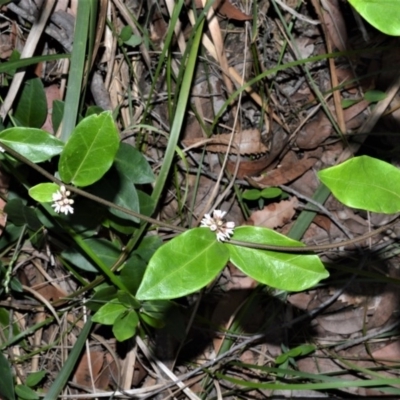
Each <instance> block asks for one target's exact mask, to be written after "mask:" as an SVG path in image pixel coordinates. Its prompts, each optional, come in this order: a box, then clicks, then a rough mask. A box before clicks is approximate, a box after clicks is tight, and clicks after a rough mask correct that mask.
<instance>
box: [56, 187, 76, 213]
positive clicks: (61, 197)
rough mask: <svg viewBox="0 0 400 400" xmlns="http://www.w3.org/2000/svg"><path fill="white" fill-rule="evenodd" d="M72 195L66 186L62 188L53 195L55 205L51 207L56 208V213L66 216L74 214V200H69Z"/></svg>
mask: <svg viewBox="0 0 400 400" xmlns="http://www.w3.org/2000/svg"><path fill="white" fill-rule="evenodd" d="M70 194H71V192H70V191H69V190H67V189H66V188H65V186H60V190H59V191H57V192H56V193H54V194H53V202H54V203H53V204H52V205H51V206H52V207H54V211H55V212H56V213H64V214H65V215H68V213H70V214H73V213H74V209H73V208H72V207H71V205H72V204H74V200H72V199H69V198H68V196H69V195H70Z"/></svg>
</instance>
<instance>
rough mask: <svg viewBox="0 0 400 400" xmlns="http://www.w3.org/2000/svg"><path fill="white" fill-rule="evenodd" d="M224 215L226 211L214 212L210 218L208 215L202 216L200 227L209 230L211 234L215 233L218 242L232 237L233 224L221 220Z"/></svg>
mask: <svg viewBox="0 0 400 400" xmlns="http://www.w3.org/2000/svg"><path fill="white" fill-rule="evenodd" d="M225 214H226V211H222V210H214V211H213V215H212V217H211V215H210V214H205V215H204V218H203V219H202V220H201V225H200V226H202V227H206V228H210V230H211V231H212V232H216V234H217V239H218V241H220V242H223V241H225V240H229V239H230V237H231V235H233V229H234V228H235V223H234V222H232V221H229V222H225V221H224V220H223V218H224V216H225Z"/></svg>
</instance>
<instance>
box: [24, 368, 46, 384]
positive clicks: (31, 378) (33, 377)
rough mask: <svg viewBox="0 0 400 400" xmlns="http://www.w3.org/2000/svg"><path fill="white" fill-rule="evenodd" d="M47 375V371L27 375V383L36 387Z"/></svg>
mask: <svg viewBox="0 0 400 400" xmlns="http://www.w3.org/2000/svg"><path fill="white" fill-rule="evenodd" d="M45 376H46V371H37V372H33V373H32V374H29V375H28V376H27V378H26V381H25V383H26V385H27V386H29V387H35V386H36V385H37V384H39V383H40V381H41V380H42V379H43V378H44V377H45Z"/></svg>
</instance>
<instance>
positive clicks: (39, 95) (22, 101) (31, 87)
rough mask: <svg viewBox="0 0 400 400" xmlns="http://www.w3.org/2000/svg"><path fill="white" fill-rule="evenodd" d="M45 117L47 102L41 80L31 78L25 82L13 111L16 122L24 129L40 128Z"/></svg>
mask: <svg viewBox="0 0 400 400" xmlns="http://www.w3.org/2000/svg"><path fill="white" fill-rule="evenodd" d="M46 116H47V101H46V94H45V92H44V87H43V83H42V80H41V79H40V78H33V79H29V80H28V81H26V82H25V83H24V85H23V87H22V91H21V93H20V95H19V97H18V99H17V102H16V106H15V109H14V115H13V117H14V118H15V120H16V122H17V123H18V124H19V125H21V126H25V127H31V128H40V127H41V126H42V125H43V124H44V122H45V119H46Z"/></svg>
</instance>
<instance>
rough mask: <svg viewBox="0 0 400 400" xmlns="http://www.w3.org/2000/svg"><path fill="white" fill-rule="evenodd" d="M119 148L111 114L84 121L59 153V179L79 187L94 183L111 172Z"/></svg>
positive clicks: (92, 117) (95, 116)
mask: <svg viewBox="0 0 400 400" xmlns="http://www.w3.org/2000/svg"><path fill="white" fill-rule="evenodd" d="M118 147H119V136H118V131H117V129H116V127H115V124H114V121H113V118H112V116H111V113H110V112H104V113H102V114H100V115H91V116H90V117H87V118H85V119H84V120H82V121H81V122H80V123H79V124H78V126H77V127H76V128H75V129H74V131H73V132H72V135H71V136H70V138H69V140H68V142H67V143H66V144H65V148H64V150H63V152H62V153H61V157H60V162H59V164H58V168H59V173H60V177H61V179H62V180H63V181H64V182H65V183H70V182H72V183H73V184H74V185H76V186H80V187H83V186H88V185H91V184H92V183H94V182H97V181H98V180H99V179H100V178H101V177H102V176H103V175H104V174H105V173H106V172H107V171H108V170H109V169H110V167H111V165H112V163H113V161H114V158H115V155H116V154H117V151H118Z"/></svg>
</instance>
